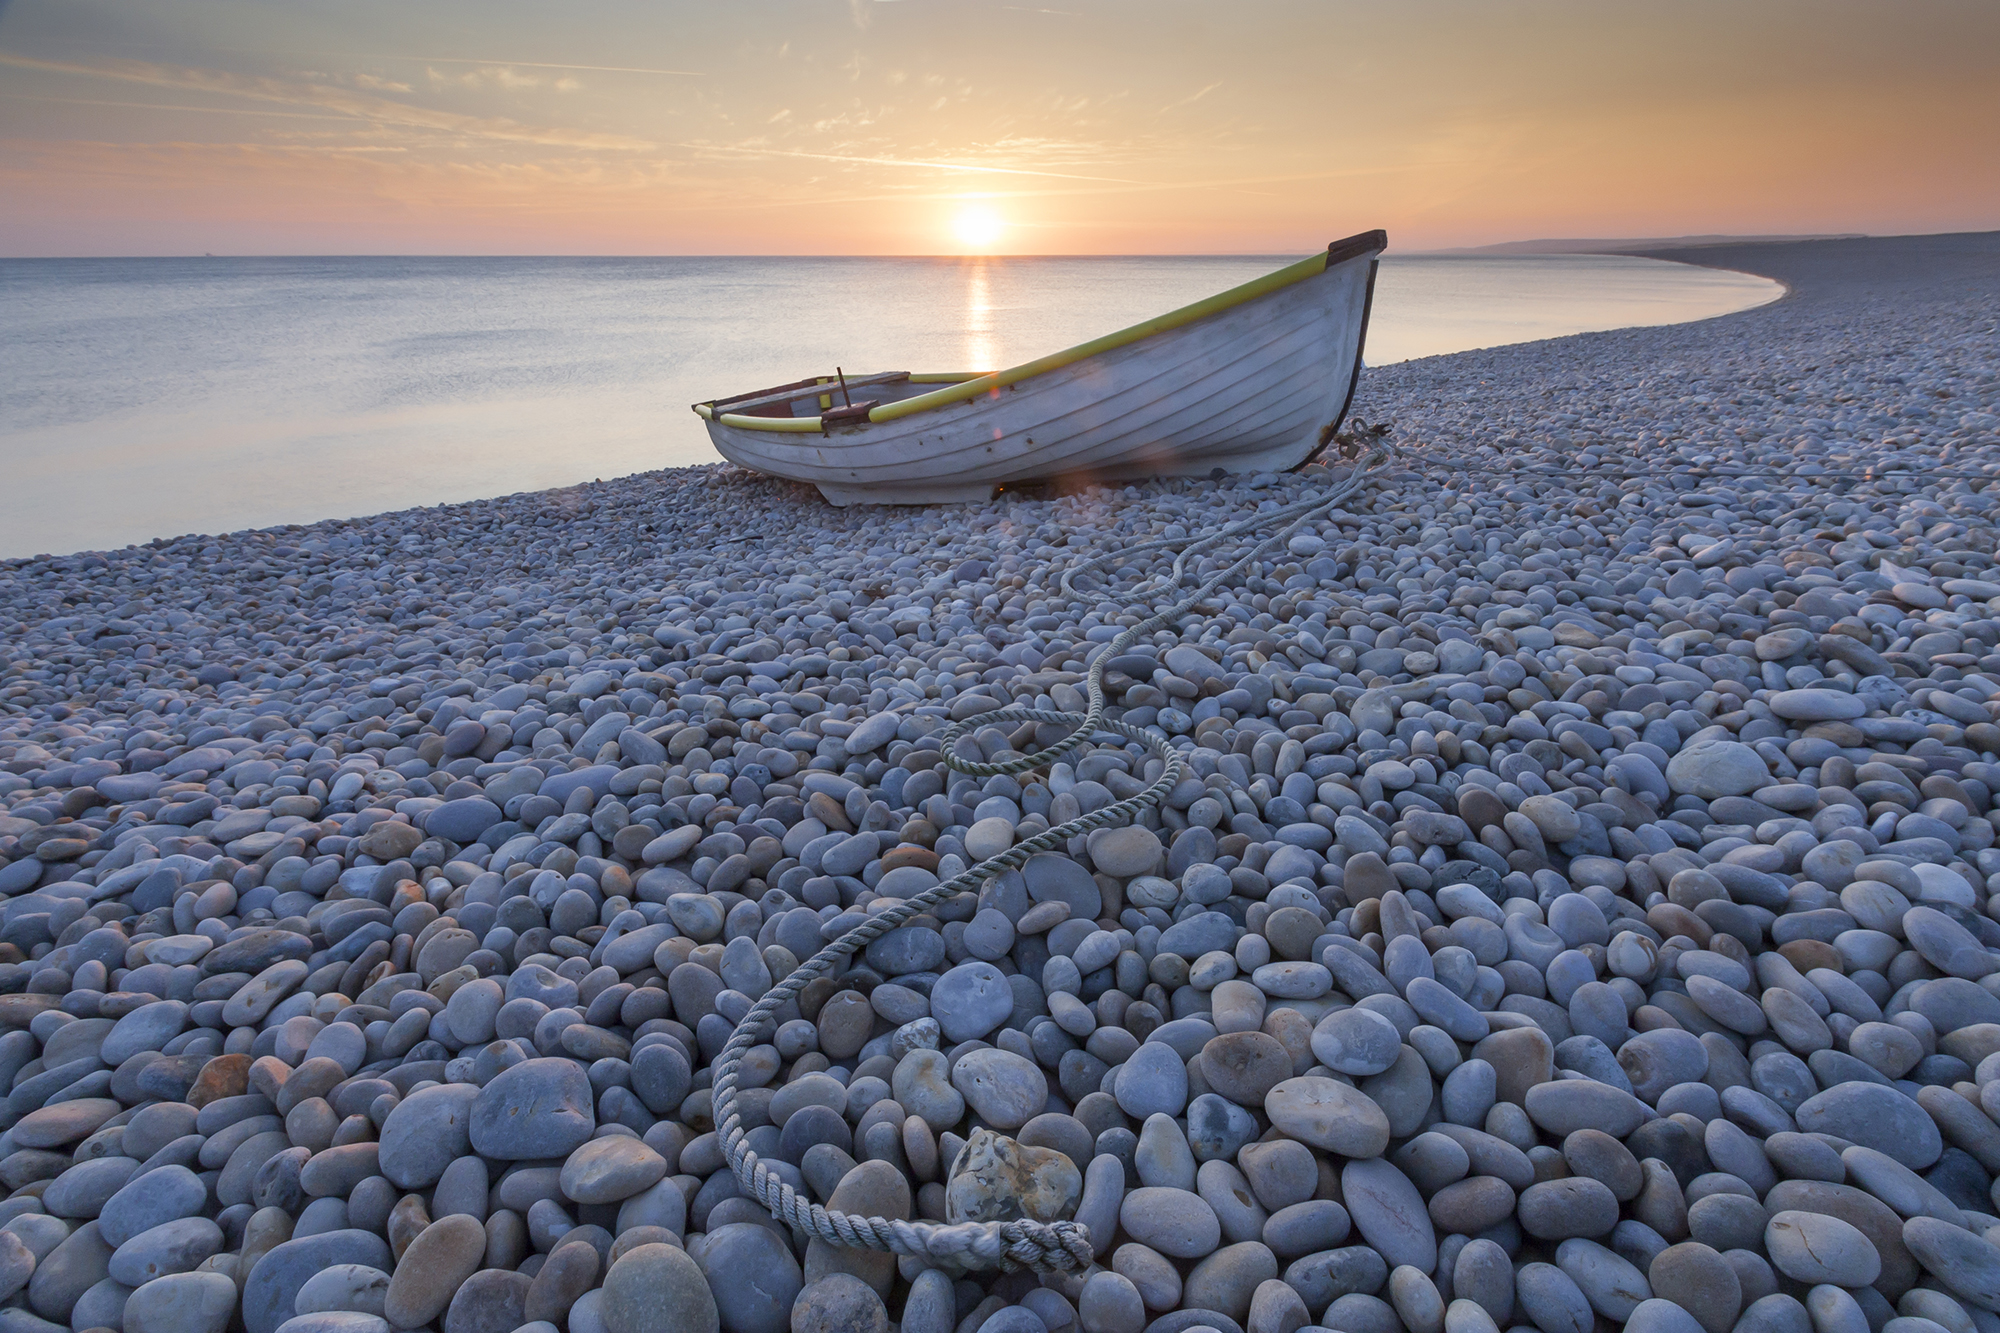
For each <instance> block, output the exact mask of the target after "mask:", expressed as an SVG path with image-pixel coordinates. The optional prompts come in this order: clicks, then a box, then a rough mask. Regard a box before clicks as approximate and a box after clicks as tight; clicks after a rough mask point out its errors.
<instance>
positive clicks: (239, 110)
mask: <svg viewBox="0 0 2000 1333" xmlns="http://www.w3.org/2000/svg"><path fill="white" fill-rule="evenodd" d="M0 97H5V98H8V99H9V100H11V101H16V102H52V103H54V104H55V105H57V106H116V107H129V108H131V109H132V110H134V111H192V112H196V113H198V114H201V115H214V116H283V117H285V118H286V119H288V120H348V121H351V120H357V119H359V118H358V117H356V116H351V115H347V114H345V113H343V112H339V111H272V110H270V109H269V108H268V107H261V106H260V107H255V108H252V107H243V106H181V105H178V104H176V103H170V102H115V101H112V100H110V99H109V98H104V97H43V96H42V95H40V94H39V93H0Z"/></svg>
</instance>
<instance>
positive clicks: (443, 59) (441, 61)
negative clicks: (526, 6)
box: [368, 56, 708, 79]
mask: <svg viewBox="0 0 2000 1333" xmlns="http://www.w3.org/2000/svg"><path fill="white" fill-rule="evenodd" d="M368 58H369V59H371V60H410V61H415V62H417V63H418V64H424V65H492V66H502V65H504V66H509V67H512V68H515V69H581V70H589V71H594V72H596V73H599V74H674V75H679V76H680V77H683V78H689V79H705V78H707V77H708V74H707V72H706V71H705V70H699V69H641V68H639V67H638V66H635V65H566V64H561V63H558V62H555V61H547V60H472V59H468V58H466V57H462V56H370V57H368Z"/></svg>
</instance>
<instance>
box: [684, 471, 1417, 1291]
mask: <svg viewBox="0 0 2000 1333" xmlns="http://www.w3.org/2000/svg"><path fill="white" fill-rule="evenodd" d="M1385 457H1386V455H1385V454H1384V453H1383V452H1382V451H1380V450H1372V451H1370V452H1369V453H1367V454H1366V455H1364V456H1363V457H1362V458H1361V459H1360V460H1359V461H1358V462H1357V463H1356V465H1355V467H1354V470H1353V471H1352V472H1351V473H1350V474H1349V475H1348V476H1347V477H1345V478H1344V479H1342V480H1341V481H1340V482H1339V483H1337V484H1336V485H1334V486H1333V487H1332V488H1331V489H1330V490H1327V491H1325V492H1322V493H1321V494H1320V495H1318V496H1316V497H1314V498H1312V499H1310V500H1303V501H1300V502H1298V503H1295V504H1292V505H1288V506H1285V507H1283V508H1280V509H1277V510H1274V511H1269V512H1265V513H1260V514H1253V515H1251V516H1250V517H1248V518H1245V519H1241V520H1239V521H1237V522H1235V523H1231V524H1229V525H1227V526H1226V527H1223V528H1219V529H1217V530H1216V531H1215V532H1213V533H1210V534H1209V535H1208V536H1206V537H1202V538H1200V539H1199V540H1197V541H1193V542H1188V543H1186V544H1185V545H1184V546H1182V549H1181V551H1180V554H1179V555H1178V556H1177V557H1176V558H1175V560H1174V564H1173V568H1172V570H1171V571H1170V572H1169V573H1168V574H1167V575H1165V576H1162V577H1161V578H1157V579H1153V580H1149V581H1148V582H1147V583H1146V584H1143V585H1141V587H1139V588H1137V589H1134V590H1133V591H1132V592H1130V593H1128V594H1126V596H1127V597H1128V598H1137V597H1139V596H1141V595H1143V594H1150V593H1153V592H1155V591H1159V590H1161V589H1163V588H1170V587H1177V586H1179V584H1180V582H1181V579H1182V577H1183V574H1184V572H1185V569H1186V564H1187V560H1188V558H1189V557H1190V556H1193V555H1196V554H1199V553H1200V552H1202V551H1205V550H1207V549H1209V548H1211V547H1213V546H1215V545H1217V544H1219V543H1221V542H1223V541H1226V540H1228V539H1229V538H1231V537H1234V536H1239V535H1241V534H1243V533H1245V532H1249V531H1251V530H1252V529H1255V528H1259V527H1263V526H1265V525H1268V524H1271V523H1279V524H1281V526H1280V527H1278V529H1277V530H1276V531H1274V532H1272V533H1271V534H1270V535H1269V536H1267V537H1265V538H1264V539H1263V540H1262V541H1260V542H1258V543H1257V544H1256V545H1255V546H1253V547H1251V548H1250V550H1248V551H1246V552H1244V553H1243V554H1242V555H1241V556H1238V557H1237V558H1236V560H1235V561H1233V562H1232V563H1230V564H1229V565H1228V566H1227V567H1225V568H1223V569H1220V570H1218V571H1216V572H1215V573H1213V574H1211V575H1210V576H1209V577H1208V578H1206V579H1205V580H1203V581H1202V582H1201V584H1200V585H1199V586H1198V587H1196V588H1195V589H1194V590H1193V591H1192V592H1189V593H1188V594H1186V595H1185V596H1183V597H1181V598H1179V599H1178V600H1176V601H1174V602H1173V603H1172V604H1171V605H1169V606H1167V607H1165V608H1163V609H1161V610H1159V611H1156V612H1154V613H1153V614H1152V615H1150V616H1147V617H1146V618H1145V619H1144V620H1141V621H1140V622H1139V623H1138V624H1136V625H1133V626H1130V627H1129V628H1127V629H1124V630H1122V631H1120V632H1119V633H1118V634H1117V635H1116V636H1115V637H1113V638H1112V640H1111V641H1110V642H1109V643H1108V644H1106V645H1105V647H1104V650H1103V651H1102V652H1100V653H1098V654H1097V655H1096V657H1095V658H1093V659H1092V661H1091V664H1090V668H1089V673H1088V675H1087V677H1086V684H1087V697H1088V700H1089V702H1088V705H1087V707H1086V709H1085V711H1083V712H1081V713H1072V712H1058V711H1055V710H1051V709H1041V708H1024V707H1003V708H998V709H994V710H992V711H989V712H985V713H978V714H975V715H974V716H972V717H969V718H965V719H963V720H962V721H959V722H954V723H952V724H951V725H950V726H949V727H947V728H946V729H945V730H944V731H943V732H942V733H941V734H940V736H939V743H940V746H941V747H942V749H943V759H944V762H945V763H946V764H948V765H949V766H950V767H951V768H953V769H954V770H956V771H958V772H960V773H964V774H966V775H968V776H971V777H994V776H998V775H1002V774H1005V775H1012V774H1016V773H1025V772H1027V771H1028V770H1030V769H1034V768H1040V767H1042V766H1043V765H1045V764H1050V763H1053V762H1055V761H1056V760H1058V759H1060V758H1062V757H1063V756H1064V755H1066V754H1069V753H1070V752H1071V751H1074V750H1077V749H1080V748H1082V747H1083V746H1085V745H1087V744H1089V743H1090V742H1091V740H1092V739H1093V738H1094V737H1096V736H1098V735H1100V734H1109V735H1112V736H1117V737H1121V738H1123V739H1124V740H1127V741H1136V742H1138V743H1139V744H1140V745H1143V746H1145V747H1146V748H1147V749H1148V750H1150V751H1152V753H1153V755H1154V757H1155V758H1157V759H1159V760H1160V761H1161V763H1162V764H1163V765H1164V768H1163V770H1162V772H1161V773H1160V776H1159V777H1157V778H1155V779H1154V780H1153V781H1152V782H1151V783H1150V784H1148V785H1147V786H1146V787H1145V789H1144V790H1142V791H1140V792H1138V793H1136V794H1134V795H1132V796H1128V797H1126V798H1125V799H1124V800H1122V801H1117V802H1115V803H1113V804H1111V805H1107V806H1104V807H1103V808H1101V809H1098V810H1094V811H1092V812H1090V813H1089V814H1086V815H1082V816H1080V817H1078V818H1076V819H1072V820H1068V821H1066V822H1064V823H1061V824H1058V825H1056V826H1055V827H1054V828H1051V829H1046V830H1044V831H1042V832H1040V833H1037V834H1035V835H1034V836H1033V837H1030V838H1028V839H1026V840H1025V841H1022V842H1018V843H1016V844H1014V845H1013V846H1012V847H1010V848H1008V849H1007V850H1006V851H1004V852H1002V853H1000V854H999V855H998V856H992V857H988V858H987V859H986V860H984V861H981V862H979V864H977V865H975V866H973V867H972V868H971V869H969V870H967V871H965V872H963V873H962V874H958V875H954V876H953V877H952V878H950V879H948V880H946V881H945V882H944V883H942V884H939V885H937V886H936V887H935V888H931V889H926V890H925V891H924V892H922V893H920V894H917V895H916V896H915V897H913V898H906V899H903V900H901V901H898V902H895V903H894V904H893V905H891V906H889V907H886V908H884V909H883V910H881V911H879V912H875V913H874V914H873V915H871V916H870V917H869V918H868V919H867V920H866V921H863V922H862V923H861V924H860V925H858V926H855V927H854V928H853V929H852V930H849V931H847V932H846V933H845V934H843V935H842V936H841V937H840V938H839V939H837V940H835V941H833V942H832V943H831V944H829V945H827V946H826V947H825V948H824V949H821V950H820V951H819V952H818V953H816V954H814V955H813V956H812V957H811V958H809V959H807V960H806V961H805V962H803V963H801V964H800V965H799V966H798V967H797V969H795V970H794V971H793V972H792V973H791V974H790V975H789V976H787V977H786V978H785V979H784V980H783V981H781V982H779V983H778V984H777V985H775V986H773V987H772V988H771V989H770V990H768V991H766V992H765V993H764V995H763V997H762V998H761V999H759V1000H758V1001H757V1003H756V1004H754V1005H752V1006H751V1008H750V1011H749V1012H748V1013H746V1014H745V1015H744V1016H743V1019H742V1021H741V1022H739V1023H738V1024H737V1025H736V1028H735V1030H734V1031H732V1032H731V1033H730V1034H729V1040H728V1042H727V1043H725V1044H724V1045H723V1047H722V1050H721V1051H720V1052H719V1053H718V1054H717V1056H716V1059H715V1064H714V1070H715V1082H714V1091H713V1097H714V1107H715V1122H716V1133H717V1135H718V1136H719V1137H720V1139H721V1142H722V1147H723V1151H724V1153H725V1154H726V1156H727V1158H728V1161H729V1167H730V1170H731V1171H733V1172H734V1173H735V1175H736V1179H737V1181H738V1182H739V1183H741V1185H742V1186H743V1188H744V1189H745V1190H746V1191H747V1192H748V1193H749V1194H750V1196H751V1197H752V1198H754V1199H756V1200H757V1201H758V1202H760V1203H762V1204H763V1205H764V1206H765V1207H766V1208H768V1209H770V1210H771V1214H772V1216H774V1217H776V1218H778V1219H779V1220H780V1221H782V1222H785V1223H787V1224H788V1225H790V1226H794V1227H797V1228H799V1229H800V1230H801V1231H804V1232H805V1233H806V1234H807V1235H809V1236H814V1237H817V1238H818V1239H820V1240H823V1241H826V1242H828V1243H829V1244H832V1245H839V1246H844V1247H847V1248H850V1249H870V1250H887V1251H889V1252H891V1253H894V1254H902V1255H910V1256H913V1257H915V1258H918V1259H924V1260H928V1261H930V1262H932V1263H934V1264H939V1265H943V1266H948V1267H953V1268H956V1269H959V1270H966V1269H978V1268H1005V1269H1014V1268H1031V1269H1035V1270H1036V1271H1039V1272H1057V1271H1063V1270H1067V1269H1074V1268H1084V1267H1088V1266H1089V1265H1090V1264H1091V1263H1092V1261H1093V1251H1092V1246H1091V1240H1090V1233H1089V1230H1088V1229H1087V1228H1086V1227H1084V1226H1083V1225H1081V1224H1080V1223H1077V1222H1067V1221H1058V1222H1038V1221H1035V1220H1033V1219H1031V1218H1023V1219H1020V1220H1017V1221H1011V1222H956V1223H943V1222H929V1221H904V1220H901V1219H898V1218H885V1217H858V1216H855V1215H854V1214H852V1213H844V1212H838V1211H835V1210H833V1209H829V1208H826V1207H823V1206H822V1205H820V1204H816V1203H813V1202H811V1201H810V1200H808V1199H806V1198H804V1197H802V1196H801V1195H800V1194H799V1192H798V1191H797V1190H795V1189H793V1188H792V1186H791V1185H789V1184H787V1183H786V1182H785V1181H784V1180H783V1179H782V1178H781V1177H779V1175H778V1174H777V1173H776V1172H775V1171H773V1170H771V1168H770V1167H769V1166H768V1165H766V1164H765V1163H764V1162H762V1161H760V1160H759V1159H758V1156H757V1154H756V1153H755V1152H753V1151H752V1150H751V1148H750V1145H749V1138H748V1135H747V1133H746V1132H745V1130H744V1128H743V1117H742V1113H741V1111H740V1109H739V1108H738V1106H737V1101H736V1093H737V1087H736V1083H737V1077H738V1075H739V1073H740V1071H741V1069H742V1065H743V1058H744V1056H745V1055H746V1054H748V1053H749V1051H750V1049H751V1048H752V1047H754V1046H756V1045H758V1044H759V1043H761V1042H763V1041H765V1040H766V1039H767V1038H768V1037H769V1035H770V1033H771V1031H772V1029H773V1028H774V1027H775V1025H776V1022H777V1013H778V1010H779V1009H780V1008H782V1007H783V1006H784V1005H785V1004H786V1003H787V1002H789V1001H791V1000H793V999H796V998H797V997H798V995H799V994H800V992H802V991H803V990H805V988H806V986H807V985H808V984H809V983H811V982H812V981H814V980H816V979H818V978H820V977H831V976H837V975H838V974H839V973H840V972H841V971H842V970H843V969H844V967H845V964H846V962H847V960H848V959H849V958H852V957H853V956H854V955H855V954H856V953H858V952H860V951H861V950H862V949H865V948H866V947H867V946H868V945H869V943H870V942H871V941H874V940H876V939H879V938H881V937H882V936H883V935H886V934H887V933H889V932H890V931H892V930H894V929H895V928H896V927H898V926H900V925H902V924H903V923H904V922H905V921H908V920H909V919H910V918H911V917H913V916H915V915H917V914H918V913H919V912H922V911H924V910H925V909H926V908H929V907H932V906H934V905H935V904H937V903H940V902H942V901H944V900H945V899H946V898H951V897H955V896H957V895H958V894H961V893H976V892H978V890H979V889H980V888H981V887H982V886H983V885H984V884H985V883H986V881H988V880H990V879H992V878H994V877H995V876H997V875H999V874H1001V873H1003V872H1004V871H1008V870H1014V869H1018V868H1019V867H1020V866H1022V865H1023V864H1025V863H1026V862H1027V860H1028V858H1029V857H1031V856H1034V855H1035V854H1036V853H1038V852H1044V851H1048V850H1050V849H1052V848H1057V847H1063V846H1066V845H1067V844H1068V842H1069V840H1070V839H1072V838H1075V837H1079V836H1081V835H1083V834H1087V833H1091V832H1093V831H1095V830H1097V829H1101V828H1108V827H1110V826H1112V825H1114V824H1119V825H1122V824H1126V823H1129V822H1130V821H1132V820H1133V819H1135V818H1137V817H1138V815H1139V813H1140V812H1141V811H1142V810H1146V809H1148V808H1156V807H1158V806H1159V805H1160V804H1161V803H1162V802H1164V801H1165V800H1166V797H1167V793H1169V792H1171V791H1172V790H1173V789H1174V788H1175V787H1176V786H1178V785H1180V782H1181V780H1182V779H1183V778H1184V777H1185V776H1186V774H1187V761H1186V760H1185V759H1183V758H1182V757H1181V753H1180V751H1178V750H1176V749H1175V748H1174V747H1173V746H1172V745H1171V744H1170V743H1169V742H1168V740H1167V738H1166V736H1165V734H1164V733H1162V732H1155V731H1146V730H1142V729H1141V728H1138V727H1134V726H1130V725H1128V724H1126V723H1124V722H1116V721H1111V720H1109V719H1107V718H1106V717H1105V716H1104V673H1105V670H1106V668H1107V666H1108V664H1109V663H1110V661H1111V659H1112V658H1114V657H1116V656H1118V655H1119V654H1120V653H1122V652H1124V651H1125V649H1127V648H1128V647H1130V646H1131V645H1132V644H1133V643H1135V642H1136V641H1137V640H1138V639H1139V638H1140V637H1141V636H1142V635H1146V634H1150V633H1152V632H1153V631H1155V630H1158V629H1162V628H1166V627H1169V626H1171V625H1173V624H1174V623H1175V622H1177V621H1178V620H1180V618H1181V617H1182V616H1184V615H1186V614H1187V613H1188V612H1190V611H1192V610H1193V609H1194V608H1195V607H1197V606H1198V605H1200V604H1201V602H1202V601H1203V599H1205V598H1206V597H1208V595H1209V594H1210V593H1212V592H1214V591H1215V590H1216V589H1217V588H1219V587H1220V586H1222V584H1223V583H1224V582H1226V581H1227V580H1228V579H1230V578H1231V577H1233V576H1235V575H1236V574H1237V573H1238V572H1240V571H1241V570H1242V569H1243V568H1244V567H1245V566H1246V565H1248V564H1249V563H1250V562H1251V561H1253V560H1255V559H1257V558H1258V557H1259V556H1261V555H1263V554H1264V553H1265V552H1266V551H1268V550H1269V549H1270V548H1271V547H1272V546H1274V545H1276V544H1277V543H1279V542H1281V541H1284V540H1286V539H1287V538H1289V537H1290V536H1291V535H1292V534H1293V533H1294V532H1295V531H1296V530H1297V529H1298V528H1299V527H1300V526H1301V525H1303V524H1304V523H1306V522H1308V521H1310V520H1311V519H1314V518H1316V517H1319V516H1321V515H1323V514H1325V513H1327V512H1329V511H1331V510H1333V509H1335V508H1337V507H1338V506H1340V505H1341V504H1343V503H1345V502H1346V501H1347V500H1348V498H1349V497H1351V496H1352V495H1354V494H1355V493H1356V492H1357V491H1359V490H1360V489H1361V487H1362V486H1363V485H1364V484H1365V483H1366V482H1367V481H1368V480H1369V479H1370V476H1371V474H1372V472H1373V470H1374V469H1375V468H1376V467H1378V466H1379V465H1380V464H1381V463H1382V462H1383V460H1384V459H1385ZM1177 544H1180V543H1179V542H1178V539H1167V540H1159V541H1150V542H1143V543H1140V544H1138V545H1134V546H1124V547H1120V548H1119V549H1118V550H1117V551H1116V552H1114V553H1112V554H1111V555H1106V556H1100V557H1097V558H1096V559H1093V560H1090V561H1086V562H1084V563H1082V564H1080V565H1078V566H1076V567H1075V568H1073V569H1071V570H1070V571H1069V572H1067V573H1066V574H1065V575H1064V576H1063V580H1062V585H1061V586H1062V590H1063V592H1064V593H1066V594H1069V595H1072V596H1075V595H1078V594H1077V592H1076V587H1075V582H1076V579H1077V578H1078V577H1079V576H1081V575H1083V574H1087V573H1091V572H1094V571H1096V570H1098V569H1100V568H1101V567H1102V566H1103V565H1104V564H1105V563H1107V562H1108V561H1111V560H1114V559H1115V560H1126V559H1129V558H1130V557H1131V556H1133V555H1134V554H1137V553H1139V552H1143V551H1152V550H1162V549H1165V548H1167V547H1171V546H1175V545H1177ZM1007 722H1015V723H1019V722H1034V723H1038V724H1044V725H1052V726H1061V727H1067V728H1068V729H1069V730H1068V732H1067V733H1066V734H1065V735H1064V736H1063V737H1062V738H1061V739H1059V740H1057V741H1055V742H1054V743H1052V744H1049V745H1046V746H1044V747H1042V748H1041V749H1039V750H1037V751H1035V752H1034V753H1033V754H1026V755H1016V756H1014V757H1013V758H1011V759H1003V760H999V761H996V762H990V763H989V762H982V761H978V760H972V759H967V758H964V757H962V756H960V755H958V754H956V753H954V750H955V748H956V744H957V742H958V741H959V739H960V738H962V737H963V736H965V735H966V734H967V733H968V732H970V731H971V730H973V729H974V728H977V727H985V726H990V725H993V724H995V723H1007Z"/></svg>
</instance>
